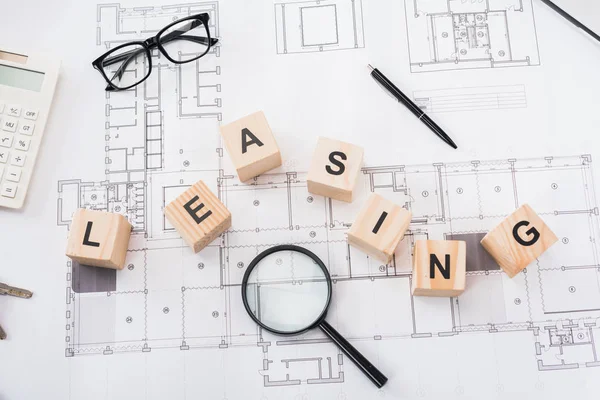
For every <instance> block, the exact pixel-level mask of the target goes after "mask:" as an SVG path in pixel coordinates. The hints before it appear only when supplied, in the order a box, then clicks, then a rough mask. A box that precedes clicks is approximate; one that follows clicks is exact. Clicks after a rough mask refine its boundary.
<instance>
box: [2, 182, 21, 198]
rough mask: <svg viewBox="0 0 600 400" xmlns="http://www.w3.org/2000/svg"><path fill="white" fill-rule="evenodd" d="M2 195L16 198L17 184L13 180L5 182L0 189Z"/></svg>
mask: <svg viewBox="0 0 600 400" xmlns="http://www.w3.org/2000/svg"><path fill="white" fill-rule="evenodd" d="M0 195H2V196H4V197H10V198H11V199H14V198H15V196H16V195H17V185H16V184H14V183H11V182H4V185H2V188H1V189H0Z"/></svg>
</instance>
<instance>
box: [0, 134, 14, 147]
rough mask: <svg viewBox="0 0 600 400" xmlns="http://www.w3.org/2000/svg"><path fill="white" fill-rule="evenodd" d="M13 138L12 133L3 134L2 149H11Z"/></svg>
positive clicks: (0, 141) (1, 137) (0, 142)
mask: <svg viewBox="0 0 600 400" xmlns="http://www.w3.org/2000/svg"><path fill="white" fill-rule="evenodd" d="M12 142H13V136H12V135H11V134H10V133H2V134H0V146H1V147H10V146H12Z"/></svg>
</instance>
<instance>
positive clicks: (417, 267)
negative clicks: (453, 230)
mask: <svg viewBox="0 0 600 400" xmlns="http://www.w3.org/2000/svg"><path fill="white" fill-rule="evenodd" d="M413 257H414V263H413V274H412V294H413V296H435V297H455V296H458V295H459V294H461V293H462V292H464V290H465V281H466V278H467V244H466V242H463V241H462V240H417V242H416V243H415V248H414V256H413Z"/></svg>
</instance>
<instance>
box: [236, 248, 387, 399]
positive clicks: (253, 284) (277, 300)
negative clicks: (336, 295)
mask: <svg viewBox="0 0 600 400" xmlns="http://www.w3.org/2000/svg"><path fill="white" fill-rule="evenodd" d="M331 289H332V285H331V276H329V272H328V271H327V268H326V267H325V264H323V261H321V259H320V258H319V257H317V256H316V255H315V254H314V253H312V252H311V251H309V250H307V249H305V248H303V247H299V246H294V245H281V246H275V247H271V248H270V249H267V250H265V251H263V252H262V253H260V254H259V255H258V256H256V258H255V259H254V260H252V262H251V263H250V265H249V266H248V269H247V270H246V273H245V274H244V279H243V280H242V300H243V301H244V307H245V308H246V311H248V314H249V315H250V317H251V318H252V319H253V320H254V321H255V322H256V323H257V324H258V325H260V326H261V327H263V328H264V329H266V330H267V331H269V332H272V333H275V334H278V335H297V334H300V333H304V332H306V331H308V330H310V329H313V328H320V329H321V330H322V331H323V332H325V334H326V335H327V336H329V338H331V340H333V342H334V343H335V344H336V345H337V346H338V347H339V348H340V349H341V350H342V351H343V352H344V354H346V356H347V357H348V358H349V359H350V360H352V362H354V364H356V366H357V367H358V368H360V369H361V371H362V372H363V373H364V374H365V375H367V377H368V378H369V379H370V380H371V381H372V382H373V383H374V384H375V386H377V387H378V388H380V387H382V386H383V385H385V383H386V382H387V378H386V377H385V375H383V374H382V373H381V372H380V371H379V370H378V369H377V368H375V367H374V366H373V364H371V363H370V362H369V360H367V359H366V358H365V357H364V356H363V355H362V354H360V352H359V351H358V350H356V349H355V348H354V346H352V345H351V344H350V343H349V342H348V341H347V340H346V339H344V338H343V337H342V335H340V334H339V333H338V332H337V331H336V330H335V329H333V327H332V326H331V325H329V324H328V323H327V321H325V316H326V315H327V309H328V308H329V303H330V302H331Z"/></svg>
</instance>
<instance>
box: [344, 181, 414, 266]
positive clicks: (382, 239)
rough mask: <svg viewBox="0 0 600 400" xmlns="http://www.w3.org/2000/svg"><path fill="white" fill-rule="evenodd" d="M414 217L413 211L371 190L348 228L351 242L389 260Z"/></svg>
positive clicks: (386, 261)
mask: <svg viewBox="0 0 600 400" xmlns="http://www.w3.org/2000/svg"><path fill="white" fill-rule="evenodd" d="M411 218H412V214H411V212H410V211H407V210H406V209H404V208H402V207H400V206H399V205H397V204H396V203H394V202H391V201H389V200H387V199H385V198H383V197H382V196H380V195H379V194H377V193H372V194H371V196H370V197H369V199H368V200H367V202H366V203H365V205H364V206H363V208H362V209H361V210H360V212H359V213H358V216H357V217H356V220H355V221H354V223H353V224H352V226H351V227H350V230H349V231H348V243H349V244H350V245H352V246H354V247H357V248H358V249H360V250H362V251H364V252H365V253H367V254H370V255H372V256H373V257H375V258H377V259H379V260H381V261H383V262H385V263H389V262H390V261H391V259H392V256H393V255H394V251H395V250H396V247H397V246H398V243H400V241H401V240H402V238H403V237H404V233H405V232H406V230H407V229H408V225H409V224H410V220H411Z"/></svg>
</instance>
